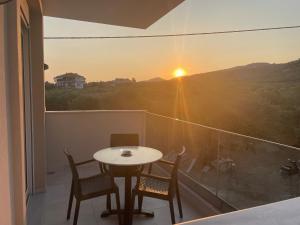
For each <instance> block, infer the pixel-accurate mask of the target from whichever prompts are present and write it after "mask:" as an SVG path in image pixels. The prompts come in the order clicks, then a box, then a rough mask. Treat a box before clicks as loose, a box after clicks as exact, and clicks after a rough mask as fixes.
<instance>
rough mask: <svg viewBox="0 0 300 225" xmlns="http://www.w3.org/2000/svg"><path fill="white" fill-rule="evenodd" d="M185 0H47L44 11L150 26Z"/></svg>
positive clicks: (92, 19) (59, 15) (137, 25)
mask: <svg viewBox="0 0 300 225" xmlns="http://www.w3.org/2000/svg"><path fill="white" fill-rule="evenodd" d="M183 1H184V0H43V7H44V15H45V16H52V17H58V18H66V19H74V20H82V21H88V22H96V23H104V24H110V25H118V26H125V27H134V28H142V29H146V28H147V27H149V26H150V25H151V24H153V23H155V22H156V21H157V20H159V19H160V18H161V17H163V16H164V15H166V14H167V13H168V12H170V11H171V10H172V9H174V8H175V7H176V6H178V5H179V4H180V3H182V2H183Z"/></svg>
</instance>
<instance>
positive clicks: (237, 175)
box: [146, 113, 300, 209]
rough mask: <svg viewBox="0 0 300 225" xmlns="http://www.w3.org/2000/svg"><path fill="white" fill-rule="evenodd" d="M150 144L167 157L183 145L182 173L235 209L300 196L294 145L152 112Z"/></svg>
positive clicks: (297, 153)
mask: <svg viewBox="0 0 300 225" xmlns="http://www.w3.org/2000/svg"><path fill="white" fill-rule="evenodd" d="M146 145H147V146H150V147H155V148H157V149H160V150H162V151H163V153H164V156H165V157H166V158H169V159H173V158H174V157H175V152H176V151H178V150H180V148H182V146H185V147H186V149H187V154H186V156H185V157H184V159H183V161H182V164H181V172H182V173H184V174H185V175H187V176H188V177H190V178H192V179H193V180H195V181H197V183H199V184H200V185H201V186H203V187H204V188H206V189H207V190H209V191H210V192H211V193H213V194H214V195H215V196H217V197H218V198H220V199H222V200H223V201H225V202H227V203H228V204H230V205H231V206H233V207H235V208H237V209H243V208H248V207H253V206H258V205H262V204H267V203H271V202H276V201H280V200H285V199H289V198H293V197H297V196H300V179H299V178H300V177H299V172H298V170H297V168H298V167H297V164H298V160H299V159H300V149H299V148H296V147H291V146H287V145H282V144H278V143H274V142H270V141H266V140H262V139H258V138H253V137H248V136H245V135H240V134H235V133H232V132H227V131H223V130H219V129H215V128H210V127H206V126H202V125H199V124H195V123H191V122H186V121H182V120H177V119H173V118H169V117H165V116H161V115H157V114H152V113H146ZM289 160H290V161H289ZM293 161H295V162H293Z"/></svg>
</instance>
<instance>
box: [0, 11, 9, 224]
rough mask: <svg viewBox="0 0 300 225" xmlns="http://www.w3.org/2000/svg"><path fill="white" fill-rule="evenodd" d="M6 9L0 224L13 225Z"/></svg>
mask: <svg viewBox="0 0 300 225" xmlns="http://www.w3.org/2000/svg"><path fill="white" fill-rule="evenodd" d="M4 14H5V9H4V7H1V6H0V134H1V136H0V177H1V184H0V212H1V213H0V224H7V225H9V224H11V223H12V218H11V216H12V215H11V191H10V178H9V177H10V168H9V147H8V124H7V120H8V115H7V94H6V91H7V90H6V62H5V56H6V47H5V43H4V42H5V33H6V29H5V20H6V18H5V15H4Z"/></svg>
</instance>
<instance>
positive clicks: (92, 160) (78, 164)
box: [75, 159, 97, 166]
mask: <svg viewBox="0 0 300 225" xmlns="http://www.w3.org/2000/svg"><path fill="white" fill-rule="evenodd" d="M92 162H97V161H96V160H94V159H90V160H86V161H82V162H78V163H75V166H81V165H84V164H87V163H92Z"/></svg>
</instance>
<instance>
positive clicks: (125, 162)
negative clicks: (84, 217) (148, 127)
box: [94, 146, 163, 225]
mask: <svg viewBox="0 0 300 225" xmlns="http://www.w3.org/2000/svg"><path fill="white" fill-rule="evenodd" d="M128 152H130V155H128V154H126V153H128ZM124 153H125V154H124ZM162 156H163V154H162V153H161V152H160V151H158V150H156V149H153V148H148V147H142V146H136V147H131V146H128V147H127V146H122V147H113V148H105V149H102V150H99V151H97V152H96V153H95V154H94V159H95V160H97V161H99V162H101V163H104V164H107V165H110V166H114V167H121V168H123V167H124V172H125V173H124V175H123V176H124V177H125V209H124V211H123V213H124V224H125V225H129V224H130V221H132V220H131V218H130V217H131V216H132V214H131V191H132V189H131V178H132V176H134V175H135V174H134V171H136V168H137V167H138V166H142V165H146V164H150V163H153V162H156V161H158V160H160V159H161V158H162ZM115 213H116V212H114V211H112V210H111V211H110V212H104V213H102V216H108V215H110V214H115ZM143 214H145V215H148V216H149V215H150V216H153V214H149V213H143Z"/></svg>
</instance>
